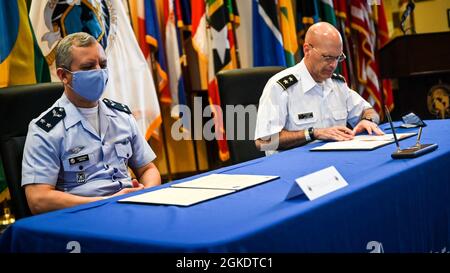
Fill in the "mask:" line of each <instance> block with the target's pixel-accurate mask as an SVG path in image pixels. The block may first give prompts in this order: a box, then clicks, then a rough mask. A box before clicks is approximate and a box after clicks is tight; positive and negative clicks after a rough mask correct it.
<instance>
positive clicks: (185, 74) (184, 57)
mask: <svg viewBox="0 0 450 273" xmlns="http://www.w3.org/2000/svg"><path fill="white" fill-rule="evenodd" d="M177 27H178V29H179V31H180V39H181V52H182V62H181V64H182V65H181V69H182V70H183V81H184V87H185V91H188V92H186V93H188V94H189V104H190V105H189V106H190V108H191V109H194V108H193V103H192V101H193V100H192V95H193V92H192V85H191V81H190V74H189V71H188V68H187V55H186V50H185V49H184V42H185V39H184V29H185V28H186V29H187V27H186V26H184V24H183V25H182V26H179V25H178V23H177ZM193 122H195V119H194V118H193V115H191V126H190V127H191V128H189V129H190V132H189V133H190V134H191V139H192V146H193V147H192V148H193V149H194V162H195V171H196V173H198V172H199V171H200V164H199V162H198V151H197V141H196V140H195V135H194V130H193V128H194V126H192V125H193Z"/></svg>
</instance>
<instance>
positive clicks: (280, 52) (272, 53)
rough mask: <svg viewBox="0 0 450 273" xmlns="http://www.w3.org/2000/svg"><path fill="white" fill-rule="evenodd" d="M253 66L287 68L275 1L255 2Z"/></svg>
mask: <svg viewBox="0 0 450 273" xmlns="http://www.w3.org/2000/svg"><path fill="white" fill-rule="evenodd" d="M252 13H253V16H252V17H253V65H254V66H270V65H274V66H276V65H279V66H286V59H285V56H284V48H283V37H282V35H281V32H280V26H279V23H278V15H277V5H276V3H275V1H274V0H264V1H262V0H253V12H252Z"/></svg>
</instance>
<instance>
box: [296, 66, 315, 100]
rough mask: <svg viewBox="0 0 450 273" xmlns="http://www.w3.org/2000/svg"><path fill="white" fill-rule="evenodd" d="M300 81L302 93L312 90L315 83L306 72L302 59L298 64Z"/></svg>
mask: <svg viewBox="0 0 450 273" xmlns="http://www.w3.org/2000/svg"><path fill="white" fill-rule="evenodd" d="M299 65H300V69H299V70H300V79H302V80H301V82H302V83H301V84H302V90H303V93H306V92H308V91H309V90H312V89H313V88H314V87H315V86H316V85H317V82H316V81H315V80H314V79H313V77H312V76H311V74H310V73H309V71H308V68H307V67H306V65H305V61H304V59H303V60H302V61H301V62H300V64H299Z"/></svg>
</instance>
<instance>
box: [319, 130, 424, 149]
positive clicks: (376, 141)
mask: <svg viewBox="0 0 450 273" xmlns="http://www.w3.org/2000/svg"><path fill="white" fill-rule="evenodd" d="M413 135H416V133H401V134H397V138H398V140H401V139H405V138H407V137H411V136H413ZM394 141H395V140H394V136H393V135H392V134H385V135H381V136H377V135H359V136H355V138H353V139H352V140H348V141H333V142H327V143H325V144H324V145H322V146H319V147H315V148H312V149H311V151H329V150H330V151H331V150H373V149H375V148H378V147H381V146H383V145H387V144H390V143H392V142H394Z"/></svg>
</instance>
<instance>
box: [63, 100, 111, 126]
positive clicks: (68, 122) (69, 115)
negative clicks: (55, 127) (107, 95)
mask: <svg viewBox="0 0 450 273" xmlns="http://www.w3.org/2000/svg"><path fill="white" fill-rule="evenodd" d="M98 105H99V114H100V116H102V115H107V116H116V114H115V113H114V112H113V111H112V110H111V109H109V108H108V107H107V106H106V105H105V104H104V103H103V102H102V101H101V100H100V101H99V102H98ZM59 106H60V107H63V108H64V111H65V112H66V117H65V118H64V125H65V127H66V130H67V129H69V128H70V127H72V126H73V125H75V124H77V123H78V122H80V121H81V120H82V119H83V116H82V115H81V113H80V111H78V109H77V107H76V106H75V105H74V104H73V103H72V102H71V101H70V100H69V99H68V98H67V96H66V93H63V95H62V96H61V99H60V102H59Z"/></svg>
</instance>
